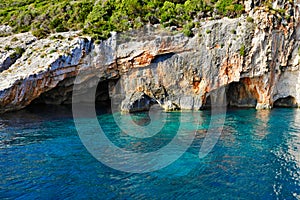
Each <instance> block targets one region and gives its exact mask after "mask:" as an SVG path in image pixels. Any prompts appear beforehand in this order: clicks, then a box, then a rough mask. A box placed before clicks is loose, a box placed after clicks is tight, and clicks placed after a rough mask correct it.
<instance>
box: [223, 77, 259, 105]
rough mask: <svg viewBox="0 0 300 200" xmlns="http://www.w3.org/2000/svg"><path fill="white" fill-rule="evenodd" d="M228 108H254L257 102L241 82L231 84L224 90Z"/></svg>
mask: <svg viewBox="0 0 300 200" xmlns="http://www.w3.org/2000/svg"><path fill="white" fill-rule="evenodd" d="M226 96H227V105H228V107H230V108H255V107H256V104H257V100H256V98H255V97H254V95H253V94H252V93H251V92H250V91H249V90H248V89H247V87H246V86H245V84H244V83H243V82H232V83H230V84H229V85H228V86H227V88H226Z"/></svg>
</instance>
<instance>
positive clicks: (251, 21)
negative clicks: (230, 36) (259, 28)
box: [246, 16, 254, 23]
mask: <svg viewBox="0 0 300 200" xmlns="http://www.w3.org/2000/svg"><path fill="white" fill-rule="evenodd" d="M246 21H247V22H250V23H253V22H254V19H253V18H252V17H249V16H248V17H247V18H246Z"/></svg>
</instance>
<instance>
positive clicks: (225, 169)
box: [0, 107, 300, 199]
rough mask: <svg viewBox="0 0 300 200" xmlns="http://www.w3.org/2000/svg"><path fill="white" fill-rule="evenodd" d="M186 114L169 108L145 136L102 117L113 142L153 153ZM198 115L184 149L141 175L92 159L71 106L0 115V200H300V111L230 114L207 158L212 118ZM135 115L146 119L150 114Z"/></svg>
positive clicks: (140, 120) (203, 113)
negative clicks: (160, 166)
mask: <svg viewBox="0 0 300 200" xmlns="http://www.w3.org/2000/svg"><path fill="white" fill-rule="evenodd" d="M189 114H191V113H167V114H166V118H165V122H166V123H165V125H164V127H163V129H162V131H161V132H160V133H158V134H156V135H155V136H153V137H151V138H147V139H138V138H133V137H131V136H128V135H126V134H124V133H122V131H121V130H120V129H119V128H118V127H117V126H116V124H115V123H114V118H113V117H112V115H111V114H109V113H103V112H102V113H101V114H100V115H99V116H98V119H99V122H100V125H101V126H102V128H103V130H104V131H105V133H106V135H107V136H108V138H109V139H111V141H113V142H114V144H116V145H118V146H119V147H122V148H126V149H127V150H129V151H135V152H151V151H155V150H157V149H159V148H162V147H163V146H165V145H168V143H169V142H170V140H171V139H172V138H173V137H174V136H175V135H176V130H178V127H179V123H178V119H179V117H180V116H184V115H189ZM197 114H199V115H200V116H201V119H202V120H201V124H200V125H199V127H198V130H195V139H194V141H193V143H192V145H191V146H190V148H188V150H187V151H186V153H184V154H183V156H181V157H180V159H178V160H177V161H176V162H174V163H173V164H171V165H170V166H168V167H166V168H163V169H161V170H158V171H154V172H149V173H143V174H134V173H126V172H121V171H117V170H114V169H111V168H109V167H107V166H106V165H104V164H102V163H101V162H99V161H98V160H97V159H95V158H94V157H93V156H92V155H91V154H90V153H89V152H88V151H87V150H86V148H85V146H84V145H83V144H82V142H81V140H80V139H79V136H78V134H77V132H76V128H75V125H74V121H73V119H72V114H71V112H70V109H69V108H65V107H45V108H43V109H41V108H36V109H33V108H31V109H26V110H22V111H19V112H15V113H8V114H5V115H1V116H0V199H299V198H300V110H299V109H279V108H278V109H274V110H272V111H256V110H254V109H245V110H229V111H227V114H226V121H225V125H224V127H223V132H222V135H221V137H220V138H219V140H218V142H217V144H216V146H215V147H214V148H213V150H212V151H211V152H210V153H209V154H208V155H207V156H206V157H205V158H203V159H199V156H198V153H199V149H200V147H201V144H202V142H203V140H204V137H205V133H206V129H207V128H208V124H209V122H210V117H211V116H210V113H209V112H208V111H201V112H198V113H197ZM132 118H133V119H134V120H135V121H136V123H137V124H142V125H145V124H147V123H149V118H148V117H147V114H146V113H138V114H135V115H134V116H132ZM190 123H195V122H190ZM191 127H193V126H192V125H191ZM168 154H169V155H170V156H171V154H172V152H168Z"/></svg>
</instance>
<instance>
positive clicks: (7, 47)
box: [4, 45, 12, 51]
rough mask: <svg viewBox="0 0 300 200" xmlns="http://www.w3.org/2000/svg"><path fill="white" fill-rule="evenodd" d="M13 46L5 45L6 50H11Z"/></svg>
mask: <svg viewBox="0 0 300 200" xmlns="http://www.w3.org/2000/svg"><path fill="white" fill-rule="evenodd" d="M11 49H12V48H10V46H8V45H6V46H5V47H4V50H5V51H9V50H11Z"/></svg>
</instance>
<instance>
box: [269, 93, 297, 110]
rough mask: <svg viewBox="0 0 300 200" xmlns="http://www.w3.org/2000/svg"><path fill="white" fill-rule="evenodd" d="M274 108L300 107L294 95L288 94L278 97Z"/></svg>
mask: <svg viewBox="0 0 300 200" xmlns="http://www.w3.org/2000/svg"><path fill="white" fill-rule="evenodd" d="M273 107H274V108H296V107H298V103H297V101H296V99H295V97H293V96H287V97H284V98H279V99H277V100H276V101H275V102H274V104H273Z"/></svg>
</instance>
